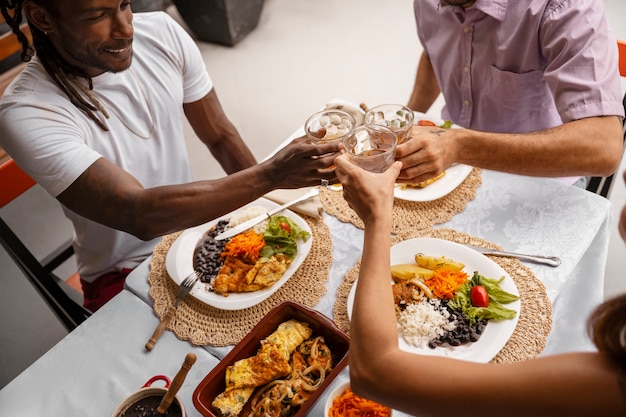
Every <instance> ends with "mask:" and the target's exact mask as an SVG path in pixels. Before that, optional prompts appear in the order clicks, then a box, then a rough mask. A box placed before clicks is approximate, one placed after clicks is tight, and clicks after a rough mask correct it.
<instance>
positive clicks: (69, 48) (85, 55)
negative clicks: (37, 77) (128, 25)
mask: <svg viewBox="0 0 626 417" xmlns="http://www.w3.org/2000/svg"><path fill="white" fill-rule="evenodd" d="M129 46H130V44H129ZM61 47H62V48H63V50H64V51H65V53H66V54H68V55H69V56H70V57H71V58H72V59H73V60H74V61H75V62H76V63H78V64H80V65H81V66H88V67H92V68H97V69H99V70H102V71H103V72H122V71H125V70H127V69H128V68H129V67H130V63H129V65H127V66H125V67H123V68H121V67H114V66H112V65H111V64H110V62H109V61H107V60H106V59H103V58H101V57H99V56H98V55H97V54H96V53H91V52H90V51H89V50H86V49H85V47H84V45H79V44H78V43H76V42H75V41H74V40H73V39H72V38H71V37H70V36H61ZM131 60H132V58H131Z"/></svg>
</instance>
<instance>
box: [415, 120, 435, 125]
mask: <svg viewBox="0 0 626 417" xmlns="http://www.w3.org/2000/svg"><path fill="white" fill-rule="evenodd" d="M417 125H418V126H437V125H436V124H434V123H433V122H431V121H430V120H419V121H418V122H417Z"/></svg>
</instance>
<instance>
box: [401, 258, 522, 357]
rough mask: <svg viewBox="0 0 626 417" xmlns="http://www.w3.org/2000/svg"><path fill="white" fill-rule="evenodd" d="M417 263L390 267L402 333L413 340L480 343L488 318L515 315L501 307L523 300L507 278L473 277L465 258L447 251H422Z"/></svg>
mask: <svg viewBox="0 0 626 417" xmlns="http://www.w3.org/2000/svg"><path fill="white" fill-rule="evenodd" d="M415 262H416V263H415V265H413V268H411V265H412V264H397V265H392V266H391V277H392V279H393V281H394V283H393V284H392V292H393V297H394V303H395V305H396V317H397V322H398V332H399V334H400V335H401V336H402V338H403V339H404V340H405V341H406V342H407V343H408V344H409V345H411V346H415V347H420V348H421V347H426V346H428V347H430V348H435V347H437V346H460V345H463V344H467V343H471V342H476V341H478V340H479V338H480V336H481V335H482V333H483V332H484V329H485V327H486V326H487V324H488V321H489V320H507V319H512V318H514V317H515V315H516V314H517V312H516V311H515V310H512V309H509V308H506V307H504V306H503V304H508V303H511V302H513V301H515V300H518V299H519V296H517V295H515V294H511V293H509V292H507V291H504V290H503V289H502V288H501V287H500V283H501V282H502V280H504V277H502V278H500V279H490V278H486V277H484V276H483V275H481V274H480V273H478V272H474V274H473V275H472V277H471V278H469V275H468V274H467V273H466V272H465V271H464V270H463V268H464V267H465V265H464V264H463V263H461V262H458V261H455V260H454V259H450V258H446V257H443V256H429V255H424V254H422V253H418V254H416V255H415ZM424 269H426V270H430V271H431V273H430V274H428V273H424V272H423V270H424ZM398 271H400V272H398Z"/></svg>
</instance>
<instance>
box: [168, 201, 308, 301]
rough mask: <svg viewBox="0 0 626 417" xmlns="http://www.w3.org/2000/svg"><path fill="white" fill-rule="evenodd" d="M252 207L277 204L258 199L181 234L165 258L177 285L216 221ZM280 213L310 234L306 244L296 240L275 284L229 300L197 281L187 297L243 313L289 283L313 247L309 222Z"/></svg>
mask: <svg viewBox="0 0 626 417" xmlns="http://www.w3.org/2000/svg"><path fill="white" fill-rule="evenodd" d="M252 206H263V207H265V208H267V209H273V208H275V207H278V206H279V205H278V204H276V203H274V202H273V201H270V200H268V199H265V198H259V199H257V200H255V201H253V202H251V203H249V204H247V205H245V206H244V207H242V208H240V209H238V210H235V211H234V212H232V213H229V214H227V215H225V216H222V217H220V218H218V219H215V220H212V221H210V222H207V223H204V224H201V225H199V226H196V227H192V228H189V229H186V230H185V231H184V232H183V233H181V235H180V236H179V237H178V238H177V239H176V240H175V241H174V243H173V244H172V246H171V247H170V249H169V251H168V252H167V256H166V258H165V268H166V269H167V272H168V274H169V275H170V276H171V277H172V279H173V280H174V281H175V282H176V284H180V283H181V282H182V280H184V279H185V277H187V276H188V275H189V274H191V272H193V254H194V250H195V248H196V245H197V244H198V242H199V241H200V239H201V238H202V236H203V235H204V234H205V233H206V232H207V231H208V230H209V229H210V228H211V227H213V226H215V225H216V224H217V222H218V221H219V220H221V219H228V218H230V217H231V216H232V215H233V214H235V213H237V212H239V211H241V210H244V209H245V208H247V207H252ZM281 214H283V215H285V216H287V217H289V218H290V219H291V220H293V221H294V223H296V224H297V225H298V226H299V227H300V228H301V229H302V230H305V231H307V232H308V233H309V238H308V239H307V240H306V242H304V241H302V240H298V242H297V243H298V253H297V254H296V256H295V257H294V259H293V261H292V262H291V264H289V267H288V268H287V270H286V271H285V272H284V273H283V275H282V276H281V277H280V279H279V280H278V281H277V282H276V283H274V285H272V286H271V287H269V288H266V289H263V290H259V291H253V292H246V293H231V294H229V295H228V297H224V296H223V295H220V294H216V293H214V292H210V291H209V290H208V284H205V283H203V282H197V283H196V285H195V286H194V288H193V289H192V290H191V293H190V294H191V295H192V296H193V297H195V298H196V299H198V300H200V301H202V302H203V303H205V304H208V305H210V306H212V307H215V308H219V309H222V310H242V309H245V308H248V307H252V306H254V305H256V304H258V303H260V302H263V301H265V300H266V299H267V298H269V297H270V296H271V295H272V294H274V293H275V292H276V291H277V290H278V289H279V288H280V287H281V286H282V285H283V284H284V283H285V282H287V281H288V280H289V278H291V276H292V275H293V274H294V273H295V272H296V271H297V270H298V268H299V267H300V265H302V263H303V262H304V260H305V259H306V257H307V255H308V254H309V252H310V250H311V246H312V244H313V233H312V232H311V228H310V227H309V225H308V223H307V222H306V221H304V219H302V217H300V216H298V215H297V214H295V213H294V212H293V211H291V210H284V211H283V212H281Z"/></svg>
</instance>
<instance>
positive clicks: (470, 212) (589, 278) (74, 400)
mask: <svg viewBox="0 0 626 417" xmlns="http://www.w3.org/2000/svg"><path fill="white" fill-rule="evenodd" d="M302 134H303V128H302V127H300V128H298V129H297V130H296V131H295V132H294V133H293V135H291V136H290V137H289V138H286V140H285V142H283V143H282V144H281V145H280V146H279V148H280V147H281V146H284V145H285V144H286V143H287V142H289V141H291V140H292V139H293V138H295V137H299V136H301V135H302ZM455 193H457V195H455ZM342 200H343V197H342V193H341V191H340V190H336V189H330V188H329V187H320V196H319V203H320V206H321V207H322V208H323V210H322V211H321V214H319V216H306V215H303V214H302V215H301V216H303V217H304V218H305V219H306V221H307V223H308V224H310V225H311V228H312V231H313V233H312V239H313V242H314V243H313V249H312V251H311V254H310V255H309V257H308V258H307V259H306V260H305V261H304V263H303V264H302V266H301V267H300V269H299V270H298V271H297V272H296V273H295V274H294V275H293V276H292V277H291V278H290V280H289V282H291V281H294V280H295V281H296V282H297V280H298V279H302V280H303V281H300V283H299V284H298V285H294V286H293V288H291V289H288V290H286V291H287V292H284V293H281V292H280V291H277V292H276V293H275V294H274V295H273V296H272V297H271V298H268V299H267V300H266V301H264V302H263V303H261V304H267V305H266V306H265V307H263V308H261V307H259V308H256V309H255V308H251V309H247V310H246V311H244V312H226V313H225V314H222V312H220V311H217V310H215V309H208V310H207V308H206V306H204V305H202V304H203V303H201V302H199V301H198V300H196V299H195V298H194V297H188V298H187V299H185V300H183V302H182V303H181V304H180V306H179V310H180V311H181V315H182V316H184V317H181V318H180V320H179V322H178V323H177V324H172V325H171V326H170V327H169V328H168V330H166V331H165V333H164V334H163V335H162V336H161V338H160V339H159V341H158V342H157V344H156V345H155V347H154V349H153V350H151V351H147V350H146V349H145V347H144V345H145V343H146V342H147V340H148V339H149V337H150V336H151V334H152V332H153V330H154V329H155V327H156V325H157V324H158V323H159V319H160V317H162V316H163V315H164V314H165V312H166V310H167V308H168V307H169V305H171V303H172V302H173V300H174V299H175V298H176V288H177V285H176V283H174V282H172V279H171V278H170V277H169V276H168V273H167V265H166V262H167V253H168V250H169V249H170V248H171V245H172V244H173V242H175V241H176V239H177V238H178V237H179V236H180V235H179V234H172V235H169V236H166V237H164V238H163V241H162V242H161V243H160V244H159V245H158V246H157V248H155V252H154V254H153V255H152V256H151V257H150V258H148V259H146V260H145V261H144V262H143V263H141V264H140V265H139V266H138V267H137V268H135V269H134V270H133V271H132V272H131V273H130V275H129V276H128V278H127V280H126V284H125V289H124V290H123V291H122V293H120V294H119V295H117V296H116V297H115V298H113V300H111V301H110V302H109V303H108V304H106V305H105V306H104V307H103V308H102V309H100V310H98V311H97V312H96V313H95V314H93V316H92V317H90V318H89V319H88V320H86V321H85V322H84V323H83V324H81V325H80V326H79V327H78V328H77V329H76V330H74V331H72V332H71V333H69V334H68V335H67V336H66V337H65V338H64V339H62V340H61V341H60V342H59V343H58V344H57V345H56V346H54V347H53V348H52V349H51V350H50V351H48V352H47V353H45V354H44V355H43V356H42V357H41V358H40V359H39V360H37V361H36V362H35V363H33V364H32V365H31V366H30V367H29V368H27V369H26V370H25V371H24V372H23V373H21V374H20V375H18V376H17V377H16V378H15V379H14V380H13V381H11V382H10V383H9V384H8V385H6V386H5V387H4V388H3V389H2V390H0V415H3V416H9V415H10V416H35V415H52V416H56V415H83V416H94V417H95V416H100V417H103V416H110V415H111V413H112V411H113V410H114V409H115V408H116V406H117V405H118V404H119V403H120V402H121V401H122V400H123V399H124V398H125V397H126V396H127V395H130V394H131V393H132V392H134V391H136V390H138V389H139V388H140V387H141V386H142V385H143V384H144V383H145V382H146V381H147V380H148V379H149V378H151V377H152V376H154V375H157V374H163V375H167V376H169V377H170V378H173V376H174V374H175V373H176V371H177V370H178V368H179V367H180V365H181V363H182V361H183V359H184V357H185V355H186V354H187V353H189V352H194V353H196V355H197V357H198V359H197V361H196V363H195V365H194V366H193V367H192V368H191V370H190V371H189V373H188V376H187V378H186V380H185V382H184V384H183V386H182V387H181V389H180V391H179V394H178V395H179V397H180V398H181V400H182V401H183V403H184V405H185V407H186V412H187V415H188V416H191V417H196V416H201V415H202V414H201V413H200V412H199V411H198V410H197V409H196V408H195V407H194V405H193V402H192V400H191V398H192V395H193V392H194V390H195V388H196V387H197V386H198V384H199V382H200V381H202V379H203V378H204V377H205V376H206V375H207V374H208V373H209V372H210V370H211V369H213V368H214V367H215V366H216V365H217V364H218V363H219V361H220V360H221V359H222V358H224V357H225V356H226V355H227V354H228V353H229V352H230V351H231V350H232V349H233V347H234V346H235V345H236V343H237V342H238V340H240V339H241V338H242V335H245V334H246V333H247V332H248V331H250V329H251V328H252V327H253V326H254V324H255V323H256V322H257V321H258V320H259V319H260V318H262V317H263V315H264V314H266V312H267V311H268V310H269V309H271V308H272V307H273V306H275V305H276V304H277V303H280V302H281V301H284V300H285V299H290V300H291V301H297V302H301V303H302V304H304V305H306V306H307V307H309V308H311V309H314V310H316V311H318V312H320V313H322V314H324V315H325V316H327V317H329V318H331V319H333V320H334V321H335V323H337V326H338V327H339V328H341V329H343V330H344V331H346V332H349V321H348V320H347V317H346V308H347V307H346V303H347V300H346V298H347V294H348V291H349V289H350V287H351V285H352V283H353V282H354V279H355V277H356V276H357V275H358V265H359V261H360V256H361V250H362V242H363V230H362V224H360V223H359V220H358V218H356V217H355V215H354V213H352V212H350V210H349V208H347V205H346V204H345V201H342ZM413 206H419V210H414V209H413ZM294 210H295V209H294ZM394 210H397V212H395V213H394V242H399V241H401V240H403V239H409V238H420V237H434V238H439V239H449V240H452V241H456V242H459V243H464V242H467V243H473V244H478V245H482V246H486V247H491V248H497V249H504V250H506V251H510V252H520V253H526V254H540V255H551V256H557V257H559V258H560V260H561V263H560V265H559V266H557V267H554V266H549V265H544V264H540V263H535V262H530V261H521V260H518V259H514V258H502V257H490V259H492V260H494V262H498V264H499V265H501V266H502V267H503V268H504V269H505V270H506V271H507V272H509V273H510V274H511V275H512V276H513V277H514V278H515V280H516V284H517V285H518V289H520V294H522V295H523V297H522V306H523V308H522V313H521V315H522V316H523V317H521V316H520V321H519V323H518V325H517V328H516V330H515V332H516V333H514V335H515V340H514V343H509V344H511V346H509V344H507V346H508V347H509V348H508V350H507V349H503V351H502V352H501V353H500V354H499V355H498V356H496V357H495V358H494V361H496V362H507V361H519V360H526V359H529V358H532V357H535V356H542V355H552V354H557V353H562V352H571V351H580V350H584V351H591V350H594V346H593V344H592V342H591V341H590V339H589V338H588V336H587V334H586V319H587V317H588V315H589V314H590V312H591V311H592V310H593V308H595V307H596V306H597V305H599V304H600V303H601V302H602V301H603V286H604V271H605V264H606V260H607V253H608V243H609V235H610V233H611V230H610V226H611V215H612V208H611V203H610V202H609V201H608V200H607V199H605V198H603V197H601V196H598V195H596V194H593V193H590V192H587V191H585V190H584V189H582V188H578V187H575V186H571V185H567V184H564V183H562V182H560V181H558V180H555V179H550V178H538V177H527V176H520V175H513V174H508V173H502V172H496V171H490V170H486V169H476V168H473V169H472V171H471V173H470V174H469V175H468V177H467V179H466V180H465V182H464V183H463V184H462V185H460V186H459V187H457V189H455V190H454V191H452V192H450V193H449V194H448V195H447V196H445V197H442V198H440V199H437V200H434V201H425V202H412V201H396V205H395V206H394ZM309 258H315V259H309ZM308 261H311V264H308V263H307V262H308ZM299 273H301V275H303V277H301V278H300V277H299ZM289 291H291V292H289ZM175 322H176V321H175ZM512 339H513V338H512ZM510 342H511V341H510ZM348 379H349V372H348V368H345V369H344V370H343V371H342V372H341V374H339V376H338V377H337V378H336V380H335V381H333V385H332V386H331V387H329V389H328V390H327V392H328V391H330V389H331V388H332V387H333V386H336V385H337V384H339V383H341V382H343V381H346V380H348ZM326 395H327V394H326V392H325V393H323V394H322V396H321V397H320V398H319V399H318V401H317V402H316V403H315V405H314V406H313V407H312V408H311V409H310V411H309V412H308V416H323V415H324V403H325V400H326ZM404 415H405V414H403V413H397V414H394V416H404Z"/></svg>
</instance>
